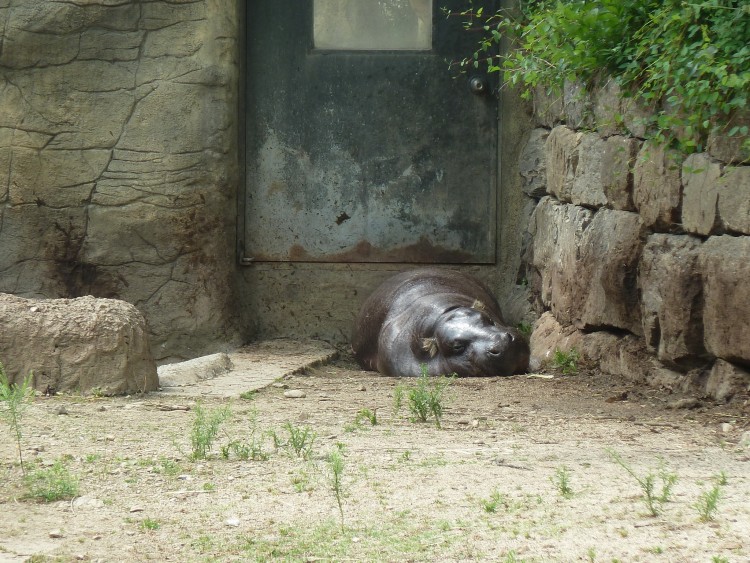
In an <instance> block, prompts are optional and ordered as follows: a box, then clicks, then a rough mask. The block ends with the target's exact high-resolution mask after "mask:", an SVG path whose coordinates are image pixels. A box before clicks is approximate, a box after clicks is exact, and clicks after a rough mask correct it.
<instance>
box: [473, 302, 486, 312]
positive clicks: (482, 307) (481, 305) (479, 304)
mask: <svg viewBox="0 0 750 563" xmlns="http://www.w3.org/2000/svg"><path fill="white" fill-rule="evenodd" d="M471 308H472V309H476V310H477V311H485V310H487V307H486V306H485V304H484V303H482V302H481V301H480V300H479V299H475V300H474V303H472V304H471Z"/></svg>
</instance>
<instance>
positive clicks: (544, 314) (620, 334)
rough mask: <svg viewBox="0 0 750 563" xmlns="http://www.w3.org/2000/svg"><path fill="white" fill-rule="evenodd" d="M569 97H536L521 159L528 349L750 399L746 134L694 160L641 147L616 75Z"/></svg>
mask: <svg viewBox="0 0 750 563" xmlns="http://www.w3.org/2000/svg"><path fill="white" fill-rule="evenodd" d="M565 92H566V94H565V95H564V96H563V97H562V104H561V105H558V106H557V107H556V108H555V107H554V106H553V105H550V103H549V102H548V99H547V98H544V97H542V98H541V99H540V100H539V101H537V102H536V103H535V111H536V115H535V119H536V123H537V125H538V128H537V129H536V130H535V131H534V133H533V134H532V135H531V136H530V137H529V141H528V143H527V145H526V147H525V148H524V149H523V151H522V155H523V158H522V159H521V161H520V162H519V171H520V174H521V176H522V178H523V179H524V180H525V182H526V185H527V186H529V188H528V189H527V190H526V193H527V194H528V195H530V196H532V197H536V198H538V204H537V206H536V209H535V211H534V213H533V215H532V219H531V221H530V223H529V229H528V235H527V236H528V238H529V239H531V241H532V242H531V243H530V244H529V245H528V249H527V252H526V254H525V257H524V258H525V262H526V270H525V276H526V279H527V281H528V283H529V286H530V288H531V292H532V302H533V303H534V304H535V306H536V308H537V313H538V314H540V315H541V317H540V319H539V320H538V321H537V323H536V325H535V331H534V334H533V336H532V354H534V355H537V356H541V357H542V358H544V357H545V356H548V355H549V354H550V352H554V349H555V348H556V347H559V348H561V349H563V350H565V349H570V348H574V347H575V348H577V349H578V350H579V351H580V352H583V353H584V355H585V356H588V357H589V359H591V360H595V361H597V362H598V363H599V365H600V367H601V368H602V369H604V370H606V371H610V372H612V373H616V374H619V375H623V376H626V377H629V378H632V379H637V380H643V381H648V382H651V383H652V384H655V385H665V386H669V387H671V388H674V389H681V390H688V389H689V390H693V391H695V390H696V389H697V390H699V391H702V392H703V393H705V394H707V395H711V396H713V397H715V398H717V399H719V400H729V399H731V398H732V397H734V396H742V397H745V398H748V397H750V373H749V372H748V367H750V166H747V164H746V163H747V162H748V158H747V157H748V155H744V154H743V153H742V146H741V142H739V140H738V139H736V138H732V139H726V138H722V137H720V136H714V137H712V138H711V139H710V140H709V149H708V151H707V152H704V153H699V154H692V155H689V156H687V157H685V156H684V155H682V154H680V153H678V152H677V151H672V150H667V149H664V148H663V147H662V146H659V145H657V144H655V143H653V142H651V141H645V142H644V140H643V139H642V138H641V137H642V136H643V135H644V130H643V127H642V126H640V125H639V124H638V116H644V115H647V110H646V109H644V108H635V107H633V105H632V100H629V99H626V98H623V97H622V96H621V95H620V92H619V89H618V88H617V86H616V85H615V84H614V83H608V84H606V85H604V86H603V87H602V88H600V89H598V90H595V91H594V92H592V93H589V94H587V93H586V92H584V91H583V90H582V89H580V88H579V89H575V88H571V87H566V91H565ZM573 92H578V95H579V97H581V99H578V100H575V99H574V97H572V93H573ZM550 108H552V109H550ZM587 112H588V113H587ZM584 128H585V130H584ZM592 128H594V129H595V131H593V132H592ZM743 163H745V164H743ZM542 187H544V189H545V191H546V194H541V188H542Z"/></svg>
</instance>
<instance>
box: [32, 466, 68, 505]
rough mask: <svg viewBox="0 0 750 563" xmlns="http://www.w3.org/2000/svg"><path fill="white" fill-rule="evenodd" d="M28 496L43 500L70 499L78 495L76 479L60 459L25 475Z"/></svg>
mask: <svg viewBox="0 0 750 563" xmlns="http://www.w3.org/2000/svg"><path fill="white" fill-rule="evenodd" d="M25 481H26V486H27V487H28V489H29V497H30V498H34V499H40V500H43V501H44V502H54V501H56V500H67V499H72V498H74V497H75V496H77V495H78V479H77V478H76V477H75V476H74V475H72V474H71V473H70V471H68V468H67V467H65V465H63V463H62V462H61V461H59V460H58V461H55V463H54V464H53V465H52V466H50V467H47V468H43V469H37V470H35V471H32V472H31V473H29V474H28V475H26V477H25Z"/></svg>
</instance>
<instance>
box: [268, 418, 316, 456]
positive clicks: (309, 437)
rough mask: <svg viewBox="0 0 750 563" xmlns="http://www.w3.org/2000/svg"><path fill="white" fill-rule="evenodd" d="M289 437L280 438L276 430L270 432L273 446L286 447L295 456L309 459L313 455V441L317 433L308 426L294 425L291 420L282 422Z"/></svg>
mask: <svg viewBox="0 0 750 563" xmlns="http://www.w3.org/2000/svg"><path fill="white" fill-rule="evenodd" d="M284 428H285V429H286V431H287V433H288V435H289V437H288V439H287V440H286V441H283V440H281V438H279V436H278V434H276V432H271V437H272V438H273V443H274V447H276V448H277V449H278V448H287V449H288V450H290V451H291V452H293V453H294V454H295V455H296V456H297V457H300V458H302V459H310V458H311V457H312V455H313V443H314V442H315V438H317V437H318V434H317V433H316V432H315V431H313V429H312V428H310V427H309V426H301V427H300V426H295V425H294V424H292V423H291V422H287V423H286V424H284Z"/></svg>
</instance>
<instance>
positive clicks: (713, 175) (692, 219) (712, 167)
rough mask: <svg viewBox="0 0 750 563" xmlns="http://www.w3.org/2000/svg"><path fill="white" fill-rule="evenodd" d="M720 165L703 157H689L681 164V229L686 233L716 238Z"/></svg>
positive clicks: (698, 154)
mask: <svg viewBox="0 0 750 563" xmlns="http://www.w3.org/2000/svg"><path fill="white" fill-rule="evenodd" d="M720 176H721V164H719V163H718V162H716V161H714V160H711V158H710V157H709V156H708V155H707V154H705V153H697V154H691V155H690V156H688V157H687V158H686V159H685V162H684V163H683V164H682V186H683V195H682V226H683V227H684V228H685V230H686V231H687V232H689V233H695V234H698V235H711V234H715V233H716V232H717V230H718V228H719V226H720V224H721V221H720V220H719V213H718V206H717V203H718V199H719V184H718V181H719V177H720Z"/></svg>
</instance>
